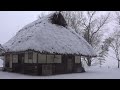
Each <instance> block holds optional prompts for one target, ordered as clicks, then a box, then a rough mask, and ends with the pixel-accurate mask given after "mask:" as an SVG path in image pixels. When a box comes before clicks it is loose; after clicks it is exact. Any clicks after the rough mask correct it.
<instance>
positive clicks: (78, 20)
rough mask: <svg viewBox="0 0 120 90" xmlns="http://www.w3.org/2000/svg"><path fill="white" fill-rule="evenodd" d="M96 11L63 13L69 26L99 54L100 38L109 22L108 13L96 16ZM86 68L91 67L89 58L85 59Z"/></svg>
mask: <svg viewBox="0 0 120 90" xmlns="http://www.w3.org/2000/svg"><path fill="white" fill-rule="evenodd" d="M98 14H99V12H96V11H76V12H75V11H70V12H69V11H64V16H65V18H66V20H67V23H68V24H69V26H71V27H72V28H73V29H75V31H76V32H77V33H79V34H82V36H83V37H84V38H85V39H86V41H87V42H88V43H89V44H90V45H91V46H92V47H93V48H94V49H95V51H97V53H99V52H98V51H99V48H100V47H101V46H100V43H101V38H102V36H103V31H104V30H105V26H106V25H107V24H108V22H109V17H110V13H108V14H106V15H101V16H99V17H98V16H97V15H98ZM85 60H86V62H87V64H88V66H91V62H92V61H93V60H94V59H93V60H92V59H91V58H90V57H88V58H87V59H85Z"/></svg>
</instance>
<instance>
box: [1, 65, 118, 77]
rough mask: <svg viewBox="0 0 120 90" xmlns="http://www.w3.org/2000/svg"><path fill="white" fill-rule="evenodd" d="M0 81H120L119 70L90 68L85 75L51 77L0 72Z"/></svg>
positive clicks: (74, 74)
mask: <svg viewBox="0 0 120 90" xmlns="http://www.w3.org/2000/svg"><path fill="white" fill-rule="evenodd" d="M0 79H120V69H117V68H105V67H104V68H99V67H91V68H87V70H86V72H85V73H73V74H61V75H52V76H31V75H24V74H17V73H10V72H3V71H0Z"/></svg>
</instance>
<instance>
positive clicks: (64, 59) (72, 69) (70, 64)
mask: <svg viewBox="0 0 120 90" xmlns="http://www.w3.org/2000/svg"><path fill="white" fill-rule="evenodd" d="M26 52H27V53H28V52H32V53H33V52H35V51H25V52H9V53H5V55H4V56H5V67H4V70H5V71H11V72H17V73H24V74H31V75H55V74H65V73H77V72H85V70H84V68H83V67H82V63H81V57H80V63H75V56H76V55H70V54H69V55H61V63H39V62H38V54H40V53H39V52H35V53H36V54H37V55H36V63H33V61H32V63H24V62H25V53H26ZM10 54H11V55H12V67H9V66H7V63H8V61H9V60H7V59H8V58H7V55H8V56H10ZM13 55H18V62H17V63H14V62H13ZM41 55H42V53H41ZM44 55H46V62H47V60H49V58H47V55H54V59H53V61H54V60H55V55H60V54H48V53H46V54H44ZM32 57H33V56H32ZM32 60H33V58H32ZM28 61H29V60H28ZM9 63H10V61H9Z"/></svg>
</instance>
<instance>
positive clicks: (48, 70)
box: [42, 64, 52, 75]
mask: <svg viewBox="0 0 120 90" xmlns="http://www.w3.org/2000/svg"><path fill="white" fill-rule="evenodd" d="M42 75H52V65H51V64H48V65H42Z"/></svg>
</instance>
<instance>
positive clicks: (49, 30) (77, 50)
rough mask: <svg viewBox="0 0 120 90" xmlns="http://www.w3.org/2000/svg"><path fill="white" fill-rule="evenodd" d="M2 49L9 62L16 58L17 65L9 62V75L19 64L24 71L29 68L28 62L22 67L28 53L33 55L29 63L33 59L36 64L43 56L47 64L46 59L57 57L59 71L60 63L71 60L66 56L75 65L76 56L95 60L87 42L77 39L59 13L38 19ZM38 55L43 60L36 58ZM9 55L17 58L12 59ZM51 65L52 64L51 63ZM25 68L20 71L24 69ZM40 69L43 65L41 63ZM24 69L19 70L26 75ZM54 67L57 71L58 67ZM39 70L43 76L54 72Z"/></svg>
mask: <svg viewBox="0 0 120 90" xmlns="http://www.w3.org/2000/svg"><path fill="white" fill-rule="evenodd" d="M3 46H4V47H5V48H6V50H7V52H6V53H5V55H6V58H7V57H11V58H9V59H10V60H12V58H14V57H16V58H17V61H16V63H14V61H13V60H12V61H13V62H11V65H10V67H9V66H8V67H9V68H12V71H14V70H15V69H16V67H17V66H18V64H21V63H24V65H25V64H26V67H27V66H28V63H29V62H27V63H25V60H28V61H29V58H30V57H29V52H32V54H30V55H33V56H32V57H31V59H32V60H35V59H36V63H39V60H41V58H44V56H45V55H46V56H45V57H46V58H47V60H48V59H49V58H48V57H47V56H48V55H51V56H50V57H51V58H52V57H53V59H54V60H55V55H59V56H60V57H61V59H60V60H61V61H60V62H61V63H60V64H61V66H60V65H59V66H58V68H62V66H64V65H62V63H64V61H63V62H62V60H64V59H65V60H67V59H70V58H69V56H70V57H71V59H72V58H73V60H72V61H74V63H75V58H76V57H77V56H78V57H77V58H79V57H81V56H90V57H93V56H96V54H95V52H94V50H93V48H92V47H91V46H90V45H89V44H88V43H87V41H85V39H83V37H81V36H80V35H78V34H77V33H76V32H75V31H74V30H73V29H72V28H70V27H69V26H67V24H66V21H65V19H64V17H63V16H62V14H61V13H58V12H57V13H52V14H49V15H47V16H45V17H43V18H41V19H38V20H36V21H34V22H32V23H30V24H28V25H26V26H25V27H23V28H22V29H21V30H20V31H19V32H18V33H17V34H16V35H15V36H14V37H13V38H12V39H10V40H9V41H8V42H7V43H5V44H4V45H3ZM39 54H40V55H44V56H41V57H39ZM7 55H8V56H7ZM11 55H16V56H14V57H13V56H11ZM34 55H36V56H34ZM75 56H76V57H75ZM21 57H23V61H20V59H21ZM33 58H34V59H33ZM10 60H9V61H10ZM42 60H43V59H42ZM45 60H46V59H45ZM47 60H46V62H44V65H46V64H45V63H47ZM6 61H7V59H6ZM9 61H8V62H9ZM51 63H54V61H51ZM66 63H67V62H66ZM24 65H23V66H21V67H24ZM35 65H36V64H35ZM37 65H38V64H37ZM40 65H43V63H42V64H40ZM54 65H55V64H54ZM26 67H24V69H23V68H22V71H24V72H26V71H27V70H26V71H25V68H26ZM29 67H30V66H29ZM38 67H39V66H36V67H35V68H38ZM41 67H42V66H41ZM44 67H45V66H44ZM51 67H53V64H51ZM55 67H56V68H57V65H56V66H55ZM71 67H72V66H71ZM13 68H14V69H13ZM69 69H70V66H69ZM71 69H72V70H71V72H73V71H74V70H73V68H71ZM41 70H42V71H41V73H42V74H43V73H44V74H45V73H48V72H49V74H50V72H51V73H52V74H53V69H51V70H50V71H47V72H43V71H44V69H41ZM55 70H56V71H55ZM55 70H54V72H55V73H64V72H67V69H66V71H62V70H63V69H62V70H59V69H58V70H57V69H55ZM38 71H39V70H38ZM57 71H58V72H57ZM29 72H30V71H29ZM37 73H38V72H37ZM39 73H40V71H39ZM44 74H43V75H44ZM45 75H46V74H45Z"/></svg>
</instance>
